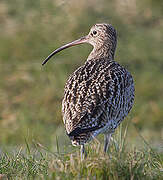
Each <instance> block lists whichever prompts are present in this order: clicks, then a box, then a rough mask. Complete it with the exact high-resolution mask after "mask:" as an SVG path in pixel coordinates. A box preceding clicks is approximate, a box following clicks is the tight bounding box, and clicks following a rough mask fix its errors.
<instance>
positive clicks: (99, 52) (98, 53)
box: [87, 46, 115, 61]
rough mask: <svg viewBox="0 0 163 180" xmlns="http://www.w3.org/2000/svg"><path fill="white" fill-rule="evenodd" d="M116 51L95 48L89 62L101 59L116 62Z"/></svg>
mask: <svg viewBox="0 0 163 180" xmlns="http://www.w3.org/2000/svg"><path fill="white" fill-rule="evenodd" d="M114 53H115V50H112V48H109V47H108V46H103V47H101V48H95V47H94V48H93V50H92V52H91V53H90V55H89V56H88V58H87V60H90V59H99V58H107V59H108V60H110V61H111V60H114Z"/></svg>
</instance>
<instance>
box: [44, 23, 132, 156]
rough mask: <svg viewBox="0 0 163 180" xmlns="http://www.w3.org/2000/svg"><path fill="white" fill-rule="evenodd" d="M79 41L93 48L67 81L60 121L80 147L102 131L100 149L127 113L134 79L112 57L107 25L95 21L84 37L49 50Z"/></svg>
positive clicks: (112, 33) (113, 38)
mask: <svg viewBox="0 0 163 180" xmlns="http://www.w3.org/2000/svg"><path fill="white" fill-rule="evenodd" d="M82 43H89V44H91V45H92V46H93V50H92V52H91V53H90V55H89V56H88V58H87V61H86V62H85V64H84V65H82V66H81V67H79V68H78V69H77V70H76V71H75V72H74V73H73V74H72V75H71V76H70V77H69V78H68V80H67V83H66V85H65V89H64V98H63V101H62V113H63V121H64V124H65V128H66V132H67V135H68V136H69V137H70V139H71V141H72V144H73V145H75V146H76V145H80V146H81V159H83V158H84V156H85V153H86V152H85V149H84V144H85V143H87V142H88V141H90V140H91V139H92V138H93V137H95V136H97V135H98V134H100V133H104V152H106V151H107V149H108V146H109V141H110V137H111V135H112V133H113V132H114V131H115V129H116V128H117V127H118V125H119V124H120V123H121V121H122V120H123V119H124V118H125V117H126V116H127V114H128V113H129V112H130V110H131V108H132V106H133V103H134V82H133V78H132V76H131V74H130V73H129V72H128V71H127V70H126V69H125V68H124V67H122V66H121V65H119V64H118V63H117V62H116V61H115V60H114V55H115V50H116V44H117V35H116V30H115V29H114V27H113V26H112V25H111V24H105V23H103V24H95V25H94V26H93V27H92V28H91V30H90V32H89V34H88V35H87V36H84V37H81V38H80V39H78V40H75V41H73V42H71V43H68V44H66V45H64V46H62V47H60V48H58V49H57V50H55V51H54V52H52V53H51V54H50V55H49V56H48V57H47V58H46V59H45V60H44V62H43V63H42V65H44V64H45V63H46V62H47V61H48V60H49V59H50V58H51V57H52V56H53V55H55V54H56V53H58V52H60V51H62V50H63V49H66V48H69V47H71V46H75V45H78V44H82Z"/></svg>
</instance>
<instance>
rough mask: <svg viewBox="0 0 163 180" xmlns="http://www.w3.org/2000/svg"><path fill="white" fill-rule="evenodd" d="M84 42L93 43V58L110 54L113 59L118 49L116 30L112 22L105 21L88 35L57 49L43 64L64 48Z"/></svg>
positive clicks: (96, 25) (94, 27)
mask: <svg viewBox="0 0 163 180" xmlns="http://www.w3.org/2000/svg"><path fill="white" fill-rule="evenodd" d="M83 43H88V44H91V45H92V46H93V47H94V48H93V51H92V53H91V54H90V55H91V56H92V57H91V58H93V56H96V55H97V56H108V57H111V58H112V59H113V58H114V53H115V49H116V43H117V35H116V30H115V29H114V27H113V26H112V25H111V24H105V23H102V24H95V25H94V26H92V28H91V29H90V32H89V34H88V35H86V36H83V37H81V38H79V39H77V40H75V41H73V42H70V43H68V44H66V45H63V46H62V47H60V48H58V49H56V50H55V51H53V52H52V53H51V54H50V55H49V56H48V57H47V58H46V59H45V60H44V61H43V63H42V65H44V64H46V62H47V61H48V60H49V59H50V58H51V57H52V56H54V55H55V54H56V53H58V52H60V51H62V50H63V49H66V48H69V47H71V46H76V45H78V44H83Z"/></svg>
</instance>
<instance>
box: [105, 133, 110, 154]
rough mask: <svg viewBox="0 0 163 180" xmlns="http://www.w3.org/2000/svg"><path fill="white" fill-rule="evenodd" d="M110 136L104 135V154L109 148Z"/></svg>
mask: <svg viewBox="0 0 163 180" xmlns="http://www.w3.org/2000/svg"><path fill="white" fill-rule="evenodd" d="M110 138H111V134H104V152H105V153H106V152H107V150H108V147H109V143H110Z"/></svg>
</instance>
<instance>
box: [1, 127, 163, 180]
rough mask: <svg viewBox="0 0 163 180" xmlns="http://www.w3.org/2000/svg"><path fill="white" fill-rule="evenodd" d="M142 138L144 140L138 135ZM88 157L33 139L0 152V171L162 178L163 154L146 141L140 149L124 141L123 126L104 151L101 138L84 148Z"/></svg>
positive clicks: (17, 175) (14, 175)
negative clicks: (52, 149)
mask: <svg viewBox="0 0 163 180" xmlns="http://www.w3.org/2000/svg"><path fill="white" fill-rule="evenodd" d="M141 141H142V142H143V141H144V139H143V138H142V137H141ZM86 149H87V152H88V156H87V158H86V159H85V160H83V161H81V159H80V152H79V149H78V148H73V149H72V150H71V151H69V152H66V148H65V149H64V152H59V149H58V152H56V153H54V152H51V151H50V150H49V149H48V148H47V147H44V146H43V145H41V144H39V143H37V142H33V144H31V145H29V144H28V143H27V141H26V147H20V148H17V150H16V149H14V150H12V151H10V152H7V151H6V152H5V151H4V153H3V154H1V158H0V174H3V175H5V176H6V177H7V178H8V179H58V178H59V179H115V180H117V179H131V180H133V179H147V180H148V179H156V180H159V179H160V180H161V178H162V177H163V176H162V170H163V154H162V155H161V154H159V153H158V152H157V151H155V150H153V149H152V148H151V147H150V146H149V145H148V144H147V142H144V143H143V146H142V147H141V149H138V148H136V147H131V146H129V144H128V143H127V128H126V129H125V130H124V131H122V126H121V127H120V128H119V129H118V131H117V133H116V135H114V136H113V139H112V141H111V145H110V148H109V151H108V153H107V154H104V153H103V147H102V144H100V141H97V140H94V142H92V143H90V144H89V145H88V146H87V147H86Z"/></svg>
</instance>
